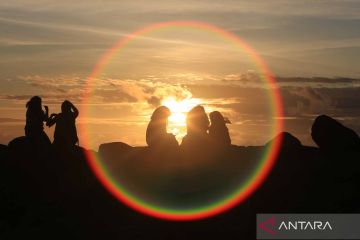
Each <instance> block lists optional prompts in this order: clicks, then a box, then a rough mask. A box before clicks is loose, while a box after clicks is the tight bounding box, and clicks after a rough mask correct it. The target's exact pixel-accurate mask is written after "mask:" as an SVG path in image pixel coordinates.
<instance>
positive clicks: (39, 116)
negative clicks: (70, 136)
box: [25, 96, 50, 144]
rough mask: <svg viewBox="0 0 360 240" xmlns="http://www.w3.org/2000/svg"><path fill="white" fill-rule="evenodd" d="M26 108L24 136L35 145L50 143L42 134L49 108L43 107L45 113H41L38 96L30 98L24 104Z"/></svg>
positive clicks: (43, 133) (40, 103) (40, 102)
mask: <svg viewBox="0 0 360 240" xmlns="http://www.w3.org/2000/svg"><path fill="white" fill-rule="evenodd" d="M26 108H27V110H26V125H25V136H26V137H27V138H28V139H30V140H31V141H33V142H36V143H44V144H47V143H50V140H49V138H48V136H47V135H46V133H45V132H44V122H46V121H47V120H48V118H49V108H48V107H47V106H45V107H44V108H45V111H43V109H42V101H41V98H40V97H39V96H34V97H32V98H31V99H30V100H29V101H28V102H27V103H26Z"/></svg>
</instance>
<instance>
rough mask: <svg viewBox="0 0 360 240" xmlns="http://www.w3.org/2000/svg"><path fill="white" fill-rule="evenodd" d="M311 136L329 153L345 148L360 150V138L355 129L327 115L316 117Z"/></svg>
mask: <svg viewBox="0 0 360 240" xmlns="http://www.w3.org/2000/svg"><path fill="white" fill-rule="evenodd" d="M311 136H312V139H313V140H314V142H315V143H316V144H317V145H318V146H319V148H320V149H321V150H323V151H325V152H328V153H331V152H341V151H343V150H352V151H358V152H360V138H359V136H358V135H357V134H356V133H355V131H353V130H352V129H350V128H347V127H345V126H344V125H342V124H341V123H339V122H338V121H336V120H335V119H333V118H331V117H329V116H326V115H321V116H318V117H317V118H316V119H315V121H314V124H313V125H312V128H311Z"/></svg>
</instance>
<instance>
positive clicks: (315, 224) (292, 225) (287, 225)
mask: <svg viewBox="0 0 360 240" xmlns="http://www.w3.org/2000/svg"><path fill="white" fill-rule="evenodd" d="M279 230H287V231H292V230H321V231H322V230H332V227H331V225H330V223H329V222H328V221H326V222H322V221H312V222H310V221H288V222H285V221H282V222H281V223H280V226H279Z"/></svg>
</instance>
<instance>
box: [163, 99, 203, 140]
mask: <svg viewBox="0 0 360 240" xmlns="http://www.w3.org/2000/svg"><path fill="white" fill-rule="evenodd" d="M161 104H162V105H163V106H166V107H168V108H169V109H170V111H171V116H170V117H169V126H168V128H169V132H171V133H173V134H175V135H176V136H177V137H179V136H184V135H185V133H186V114H187V113H188V112H189V111H190V110H191V109H192V108H193V107H195V106H197V105H199V104H201V100H200V99H198V98H185V99H180V100H178V99H176V98H175V97H167V98H165V99H164V100H163V101H162V103H161Z"/></svg>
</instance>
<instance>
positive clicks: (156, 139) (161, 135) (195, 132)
mask: <svg viewBox="0 0 360 240" xmlns="http://www.w3.org/2000/svg"><path fill="white" fill-rule="evenodd" d="M170 115H171V112H170V109H169V108H167V107H165V106H160V107H158V108H157V109H155V111H154V112H153V114H152V116H151V120H150V123H149V125H148V127H147V130H146V142H147V144H148V146H149V147H170V148H171V147H177V146H179V144H178V142H177V140H176V138H175V136H174V135H173V134H171V133H168V132H167V123H168V117H169V116H170ZM209 116H210V121H209V117H208V115H207V114H206V112H205V109H204V107H203V106H201V105H198V106H195V107H194V108H193V109H191V110H190V111H189V112H188V114H187V117H186V125H187V134H186V136H185V137H184V138H183V140H182V143H181V146H182V147H185V148H197V147H204V146H208V145H209V143H212V144H215V145H216V146H220V147H226V146H229V145H231V139H230V135H229V130H228V128H227V127H226V124H227V123H230V121H229V120H228V119H227V118H224V117H223V115H222V114H221V113H220V112H218V111H214V112H211V113H210V115H209Z"/></svg>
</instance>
